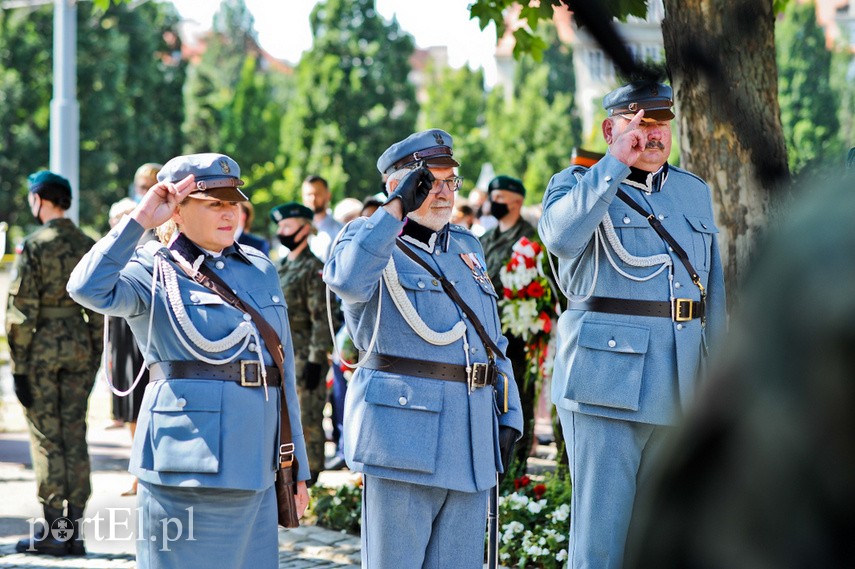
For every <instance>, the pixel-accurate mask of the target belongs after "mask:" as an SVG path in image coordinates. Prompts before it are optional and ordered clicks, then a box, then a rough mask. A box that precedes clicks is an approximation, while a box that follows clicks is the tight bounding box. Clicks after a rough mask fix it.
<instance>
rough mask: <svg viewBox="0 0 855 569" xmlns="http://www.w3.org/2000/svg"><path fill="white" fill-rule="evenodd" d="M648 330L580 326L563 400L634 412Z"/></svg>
mask: <svg viewBox="0 0 855 569" xmlns="http://www.w3.org/2000/svg"><path fill="white" fill-rule="evenodd" d="M649 338H650V330H649V329H648V328H643V327H640V326H627V325H626V324H619V323H611V322H583V323H582V328H581V330H580V331H579V345H578V348H577V350H576V355H575V357H574V359H573V363H572V365H571V367H570V377H569V381H568V382H567V389H566V391H565V394H564V396H565V397H566V398H567V399H570V400H572V401H578V402H579V403H587V404H589V405H600V406H603V407H614V408H617V409H628V410H631V411H637V410H638V403H639V398H640V395H641V378H642V375H643V373H644V358H645V356H646V354H647V345H648V341H649Z"/></svg>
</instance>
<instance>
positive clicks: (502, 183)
mask: <svg viewBox="0 0 855 569" xmlns="http://www.w3.org/2000/svg"><path fill="white" fill-rule="evenodd" d="M487 190H488V191H490V192H492V191H493V190H507V191H509V192H514V193H515V194H519V195H521V196H522V197H525V186H523V183H522V180H518V179H516V178H511V177H510V176H496V177H495V178H493V179H492V180H490V183H489V185H487Z"/></svg>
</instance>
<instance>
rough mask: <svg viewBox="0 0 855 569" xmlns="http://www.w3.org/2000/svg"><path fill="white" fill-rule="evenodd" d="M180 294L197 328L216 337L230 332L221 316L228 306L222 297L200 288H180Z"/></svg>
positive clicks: (207, 334)
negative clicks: (186, 289) (185, 289)
mask: <svg viewBox="0 0 855 569" xmlns="http://www.w3.org/2000/svg"><path fill="white" fill-rule="evenodd" d="M182 295H184V296H185V298H184V309H185V311H186V312H187V314H188V315H189V316H190V320H192V321H193V324H194V325H195V326H196V327H197V328H198V329H199V330H204V331H205V336H207V337H209V338H217V337H222V336H225V335H227V334H228V333H229V332H231V329H227V328H226V327H225V320H224V319H223V318H222V316H221V315H222V314H223V312H224V310H225V309H226V308H227V307H228V305H227V304H226V301H224V300H223V299H222V297H220V296H219V295H218V294H215V293H213V292H206V291H202V290H190V291H184V290H182ZM173 308H174V307H173ZM176 313H177V312H176Z"/></svg>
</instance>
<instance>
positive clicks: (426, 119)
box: [418, 65, 489, 189]
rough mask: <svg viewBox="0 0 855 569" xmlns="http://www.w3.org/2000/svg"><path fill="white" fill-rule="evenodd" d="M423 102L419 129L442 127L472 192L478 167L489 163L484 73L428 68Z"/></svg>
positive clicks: (479, 169) (480, 71) (462, 68)
mask: <svg viewBox="0 0 855 569" xmlns="http://www.w3.org/2000/svg"><path fill="white" fill-rule="evenodd" d="M426 71H427V76H428V78H429V79H428V81H427V84H426V85H425V93H426V99H425V101H424V102H423V104H422V109H421V114H420V115H419V126H418V128H419V130H426V129H429V128H441V129H443V130H445V131H447V132H448V133H449V134H451V136H452V137H453V138H454V156H455V157H456V158H457V160H458V161H459V162H460V168H459V174H460V175H461V176H463V178H464V185H465V187H466V188H469V189H471V188H472V187H473V185H474V184H475V182H476V181H477V179H478V174H479V173H480V172H481V166H482V165H483V164H484V162H488V161H489V160H488V158H487V148H486V138H487V132H486V129H485V121H486V110H487V94H486V92H485V91H484V72H483V70H481V69H478V70H477V71H472V70H471V69H469V68H468V67H466V66H463V67H461V68H460V69H453V68H451V67H448V66H443V67H439V68H437V67H436V66H433V65H431V66H428V68H427V70H426Z"/></svg>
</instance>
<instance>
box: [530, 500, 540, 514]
mask: <svg viewBox="0 0 855 569" xmlns="http://www.w3.org/2000/svg"><path fill="white" fill-rule="evenodd" d="M541 510H543V500H539V501H537V502H531V503H530V504H529V505H528V511H529V512H531V513H532V514H539V513H540V511H541Z"/></svg>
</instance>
